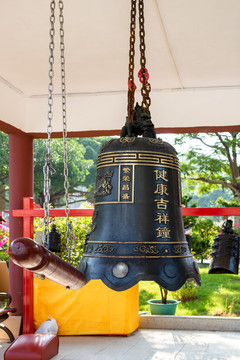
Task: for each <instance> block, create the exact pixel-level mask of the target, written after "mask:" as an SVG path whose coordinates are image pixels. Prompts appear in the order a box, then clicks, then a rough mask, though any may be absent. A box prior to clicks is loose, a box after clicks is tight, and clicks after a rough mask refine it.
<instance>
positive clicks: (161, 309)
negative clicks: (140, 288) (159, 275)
mask: <svg viewBox="0 0 240 360" xmlns="http://www.w3.org/2000/svg"><path fill="white" fill-rule="evenodd" d="M159 288H160V293H161V299H151V300H148V303H149V305H150V311H151V314H152V315H175V313H176V309H177V304H178V303H180V302H181V301H178V300H169V299H167V294H168V291H167V290H166V289H164V288H163V287H162V286H159Z"/></svg>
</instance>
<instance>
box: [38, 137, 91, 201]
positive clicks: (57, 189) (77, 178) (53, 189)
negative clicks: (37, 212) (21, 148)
mask: <svg viewBox="0 0 240 360" xmlns="http://www.w3.org/2000/svg"><path fill="white" fill-rule="evenodd" d="M45 142H46V141H45V140H42V139H38V140H35V141H34V194H35V195H34V197H35V201H36V203H38V204H40V205H41V206H42V205H43V203H44V195H43V166H44V163H45V160H44V158H45V154H46V144H45ZM62 154H63V145H62V140H60V139H53V140H52V146H51V166H52V168H53V169H54V172H53V174H52V176H51V186H50V202H51V204H52V205H53V206H54V207H55V206H62V205H63V204H64V202H65V200H64V194H65V190H64V164H63V155H62ZM84 154H85V148H84V146H83V145H80V144H79V143H78V141H77V139H68V181H69V190H68V192H69V194H70V195H74V197H75V199H74V200H72V201H71V202H70V204H71V203H74V202H79V201H80V200H81V199H82V198H83V197H85V196H86V189H85V187H84V184H85V180H86V176H87V175H88V173H89V168H90V167H91V166H92V164H93V161H92V160H86V159H85V158H84Z"/></svg>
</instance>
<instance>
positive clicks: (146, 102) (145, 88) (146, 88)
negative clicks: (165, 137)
mask: <svg viewBox="0 0 240 360" xmlns="http://www.w3.org/2000/svg"><path fill="white" fill-rule="evenodd" d="M138 10H139V37H140V65H141V73H142V88H141V94H142V98H143V100H142V106H143V108H144V109H145V110H148V108H149V106H150V105H151V99H150V97H149V93H150V91H151V85H150V84H149V82H148V81H147V78H146V77H145V72H146V57H145V50H146V46H145V29H144V2H143V0H138Z"/></svg>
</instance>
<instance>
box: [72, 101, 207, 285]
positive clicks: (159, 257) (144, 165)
mask: <svg viewBox="0 0 240 360" xmlns="http://www.w3.org/2000/svg"><path fill="white" fill-rule="evenodd" d="M139 108H140V107H139ZM140 112H141V109H140ZM135 113H136V112H135ZM140 115H141V114H140ZM145 115H146V113H145ZM145 120H147V121H145ZM142 123H143V124H144V126H142V127H140V126H139V124H142ZM130 126H131V128H130V130H129V128H128V124H127V125H126V126H125V127H124V128H123V130H122V134H123V135H126V134H128V135H129V133H130V136H125V137H121V138H120V139H113V140H110V141H108V142H107V143H105V144H104V145H103V146H102V148H101V150H100V153H99V156H98V160H97V180H96V192H95V196H96V202H95V210H94V216H93V222H92V230H91V232H90V233H89V234H88V236H87V237H86V240H85V248H84V254H83V258H82V260H81V263H80V265H79V268H78V269H79V270H80V271H81V272H83V273H84V275H85V276H86V281H89V280H91V279H101V280H102V281H103V282H104V283H105V284H106V285H107V286H108V287H110V288H111V289H113V290H119V291H120V290H126V289H128V288H130V287H132V286H133V285H135V284H136V283H137V282H138V281H140V280H154V281H156V282H157V283H158V284H159V285H161V286H162V287H164V288H166V289H168V290H172V291H175V290H177V289H179V288H180V287H181V286H182V285H183V284H184V283H185V281H186V280H190V279H191V280H193V279H194V280H195V281H196V282H197V283H198V284H200V276H199V272H198V267H197V265H196V262H195V261H194V260H193V257H192V254H191V252H190V250H189V247H188V243H187V241H186V238H185V235H184V227H183V220H182V210H181V185H180V171H179V163H178V158H177V155H176V151H175V149H174V148H173V147H172V146H171V145H169V144H168V143H166V142H164V141H162V140H160V139H156V138H155V130H154V128H153V124H152V122H151V120H150V119H149V117H148V118H147V119H144V120H143V121H142V119H139V118H138V119H137V120H135V122H134V123H133V124H130ZM139 133H140V134H143V136H144V135H145V134H147V136H148V137H142V138H138V137H137V134H139ZM133 135H135V136H133Z"/></svg>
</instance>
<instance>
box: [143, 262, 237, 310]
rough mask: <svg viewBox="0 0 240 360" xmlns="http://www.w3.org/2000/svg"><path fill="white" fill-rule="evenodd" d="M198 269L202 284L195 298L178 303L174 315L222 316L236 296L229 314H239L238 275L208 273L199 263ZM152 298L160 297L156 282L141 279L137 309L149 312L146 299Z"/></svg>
mask: <svg viewBox="0 0 240 360" xmlns="http://www.w3.org/2000/svg"><path fill="white" fill-rule="evenodd" d="M199 270H200V274H201V280H202V285H201V286H200V287H198V291H197V299H196V300H192V301H186V302H181V303H180V304H178V306H177V311H176V315H198V316H199V315H206V316H221V315H222V316H223V315H224V314H223V313H224V312H225V313H226V312H227V314H228V315H229V306H230V304H231V302H232V300H233V298H234V297H236V300H235V301H234V306H233V310H232V315H231V316H240V275H229V274H216V275H209V274H208V265H207V264H199ZM239 273H240V271H239ZM227 295H228V301H227V306H226V298H227ZM153 298H154V299H159V298H161V297H160V290H159V286H158V284H156V283H155V282H153V281H141V282H140V283H139V310H140V311H149V313H150V308H149V305H148V303H147V301H148V300H149V299H153ZM173 298H174V293H173V292H170V291H169V292H168V299H173Z"/></svg>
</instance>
